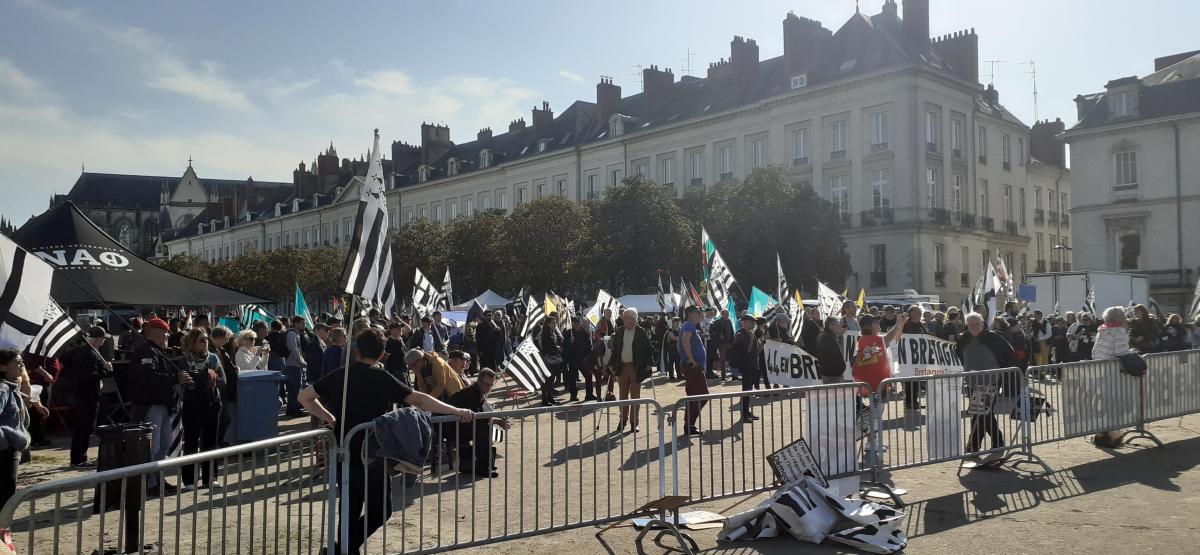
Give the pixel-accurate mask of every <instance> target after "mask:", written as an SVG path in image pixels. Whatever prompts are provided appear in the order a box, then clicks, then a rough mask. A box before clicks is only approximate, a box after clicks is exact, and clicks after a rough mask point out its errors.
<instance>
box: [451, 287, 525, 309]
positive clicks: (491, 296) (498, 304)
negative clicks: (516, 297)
mask: <svg viewBox="0 0 1200 555" xmlns="http://www.w3.org/2000/svg"><path fill="white" fill-rule="evenodd" d="M475 301H479V304H481V305H483V306H485V307H488V308H490V309H492V310H495V309H497V308H504V305H506V304H508V303H510V302H512V301H510V300H508V299H506V298H504V297H501V296H500V295H497V294H496V292H495V291H492V290H491V289H488V290H487V291H484V292H483V294H481V295H479V296H478V297H475V298H474V299H471V300H469V301H467V302H465V303H462V304H456V305H454V306H453V307H452V308H454V310H462V311H467V310H470V309H471V304H472V303H474V302H475Z"/></svg>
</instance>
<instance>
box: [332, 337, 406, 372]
mask: <svg viewBox="0 0 1200 555" xmlns="http://www.w3.org/2000/svg"><path fill="white" fill-rule="evenodd" d="M389 341H390V339H389ZM345 349H346V328H343V327H336V328H333V329H331V330H329V346H328V347H326V348H325V354H324V357H325V360H324V361H322V366H323V367H324V368H325V370H326V373H329V372H332V371H333V369H334V368H340V367H342V366H345V365H346V351H345ZM406 352H407V351H404V352H401V353H400V354H399V355H398V356H396V360H399V361H400V362H401V365H402V366H403V363H404V354H405V353H406ZM389 360H391V359H390V357H389ZM388 373H389V374H392V372H391V371H390V370H389V371H388ZM399 374H400V375H401V376H404V380H401V382H400V383H403V384H405V385H408V383H409V382H407V381H406V380H407V379H408V368H407V367H403V368H402V369H401V370H400V372H399ZM392 376H393V377H395V374H392Z"/></svg>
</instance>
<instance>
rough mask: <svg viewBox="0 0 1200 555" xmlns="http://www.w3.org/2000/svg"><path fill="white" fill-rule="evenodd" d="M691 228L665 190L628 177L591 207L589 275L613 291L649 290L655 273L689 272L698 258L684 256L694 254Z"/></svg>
mask: <svg viewBox="0 0 1200 555" xmlns="http://www.w3.org/2000/svg"><path fill="white" fill-rule="evenodd" d="M692 229H693V226H692V225H691V224H690V223H689V222H688V221H687V220H686V219H685V218H684V216H683V211H682V210H681V209H680V207H679V205H678V204H676V203H675V202H674V200H673V199H672V198H671V196H670V195H669V194H668V193H667V191H666V189H664V188H663V187H661V186H660V185H658V184H656V183H654V182H653V181H650V180H647V179H645V178H642V177H630V178H628V179H626V180H625V181H624V182H623V183H621V184H620V185H617V186H615V187H611V188H609V189H608V190H607V191H605V197H604V200H602V201H601V202H599V203H598V204H597V206H596V212H595V218H594V226H593V239H594V241H593V243H594V249H595V255H596V259H595V261H594V273H595V275H596V276H598V277H600V278H601V281H602V283H604V285H605V287H608V288H611V289H613V290H614V291H627V292H636V293H645V292H647V291H652V290H654V289H655V288H656V287H657V284H658V280H657V276H658V275H659V273H660V272H662V273H665V274H666V275H669V276H678V275H684V273H685V272H689V271H694V269H695V266H696V264H697V262H698V261H699V258H697V257H696V256H690V255H691V254H694V253H695V252H697V251H696V250H695V249H694V248H692V247H693V246H694V245H695V244H696V241H695V239H694V238H693V235H692ZM697 236H698V235H697Z"/></svg>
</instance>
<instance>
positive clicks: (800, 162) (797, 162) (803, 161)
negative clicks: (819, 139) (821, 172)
mask: <svg viewBox="0 0 1200 555" xmlns="http://www.w3.org/2000/svg"><path fill="white" fill-rule="evenodd" d="M792 165H793V166H807V165H808V157H807V156H801V157H799V158H792Z"/></svg>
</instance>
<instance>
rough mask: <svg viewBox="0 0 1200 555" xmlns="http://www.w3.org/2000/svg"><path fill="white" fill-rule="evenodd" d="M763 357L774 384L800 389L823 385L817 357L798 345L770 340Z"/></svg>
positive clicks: (768, 374) (764, 349)
mask: <svg viewBox="0 0 1200 555" xmlns="http://www.w3.org/2000/svg"><path fill="white" fill-rule="evenodd" d="M763 355H764V356H765V358H766V360H767V368H766V370H767V376H768V377H769V378H770V379H771V383H773V384H779V385H782V386H784V387H800V386H805V385H819V384H820V383H821V376H820V375H818V374H817V357H815V356H813V355H810V354H808V352H807V351H805V350H804V349H801V348H800V347H798V346H796V345H788V344H787V343H782V342H779V341H773V340H769V339H768V340H767V343H766V345H765V346H764V347H763Z"/></svg>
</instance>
